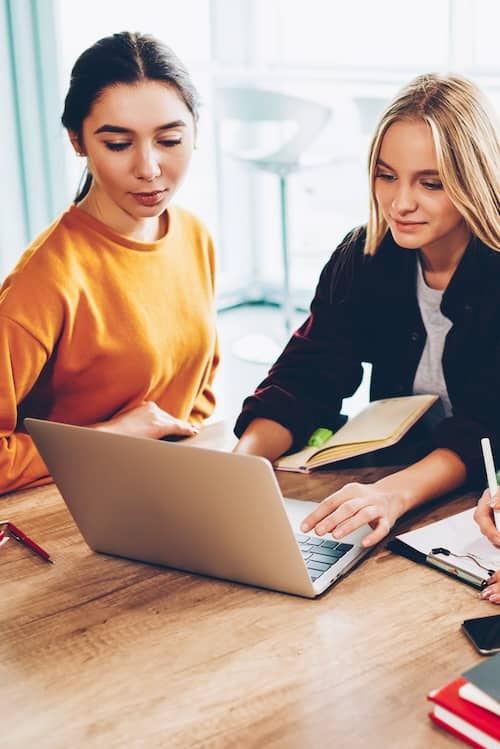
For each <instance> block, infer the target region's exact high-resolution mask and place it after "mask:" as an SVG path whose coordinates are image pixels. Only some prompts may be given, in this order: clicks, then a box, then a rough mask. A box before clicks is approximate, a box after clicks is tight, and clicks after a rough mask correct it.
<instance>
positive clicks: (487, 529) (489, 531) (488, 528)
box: [474, 489, 500, 581]
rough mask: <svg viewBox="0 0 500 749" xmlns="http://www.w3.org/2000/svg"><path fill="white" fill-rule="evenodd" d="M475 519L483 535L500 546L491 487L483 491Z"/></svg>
mask: <svg viewBox="0 0 500 749" xmlns="http://www.w3.org/2000/svg"><path fill="white" fill-rule="evenodd" d="M499 509H500V508H499ZM474 520H475V521H476V523H477V524H478V526H479V529H480V531H481V533H482V534H483V536H486V538H487V539H488V541H490V543H492V544H493V545H494V546H500V531H499V530H498V529H497V527H496V525H495V518H494V515H493V506H492V503H491V495H490V492H489V489H486V490H485V491H484V492H483V493H482V495H481V499H480V500H479V502H478V503H477V507H476V509H475V511H474ZM499 581H500V578H499Z"/></svg>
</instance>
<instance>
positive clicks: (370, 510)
mask: <svg viewBox="0 0 500 749" xmlns="http://www.w3.org/2000/svg"><path fill="white" fill-rule="evenodd" d="M404 509H405V508H404V507H403V504H402V501H401V499H400V496H399V494H397V493H396V492H394V491H391V490H389V489H387V488H385V487H379V486H377V484H357V483H351V484H346V485H345V486H344V487H342V489H340V490H339V491H337V492H334V494H330V496H329V497H327V498H326V499H324V500H323V501H322V502H321V503H320V504H319V505H318V509H317V510H314V511H313V512H311V513H310V514H309V515H308V516H307V517H306V518H304V520H303V521H302V524H301V530H302V531H303V532H304V533H307V532H308V531H311V530H312V529H313V528H314V530H315V532H316V533H317V534H318V536H323V535H324V534H325V533H330V532H331V533H332V535H333V537H334V538H335V539H337V540H338V539H341V538H343V537H344V536H347V535H348V534H349V533H352V531H354V530H356V529H357V528H360V527H361V526H362V525H365V524H366V523H368V524H369V525H370V526H371V528H372V529H373V532H372V533H369V534H368V535H366V536H365V537H364V538H363V540H362V542H361V545H362V546H364V547H367V546H373V545H374V544H376V543H378V542H379V541H380V540H381V539H382V538H384V536H386V535H387V534H388V533H389V531H390V529H391V528H392V526H393V525H394V523H395V522H396V520H397V519H398V518H399V516H400V515H402V514H403V512H404Z"/></svg>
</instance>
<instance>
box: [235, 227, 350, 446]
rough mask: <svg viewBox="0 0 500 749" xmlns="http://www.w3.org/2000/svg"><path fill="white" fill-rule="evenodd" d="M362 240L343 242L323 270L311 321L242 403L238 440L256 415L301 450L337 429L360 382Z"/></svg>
mask: <svg viewBox="0 0 500 749" xmlns="http://www.w3.org/2000/svg"><path fill="white" fill-rule="evenodd" d="M361 248H362V242H361V241H360V240H359V239H357V240H354V238H353V236H352V235H351V236H349V237H347V238H346V240H344V242H343V243H342V244H341V245H340V247H339V248H337V250H336V251H335V252H334V253H333V255H332V257H331V258H330V260H329V262H328V263H327V265H326V266H325V268H324V269H323V271H322V273H321V276H320V279H319V283H318V286H317V289H316V293H315V296H314V299H313V301H312V304H311V310H310V314H309V317H308V318H307V320H306V321H305V322H304V324H303V325H302V326H301V327H300V328H299V329H298V330H297V331H296V332H295V333H294V334H293V336H292V338H291V339H290V341H289V343H288V344H287V346H286V348H285V350H284V351H283V353H282V354H281V356H280V357H279V359H278V360H277V361H276V363H275V364H274V365H273V366H272V368H271V370H270V371H269V374H268V376H267V377H266V379H265V380H263V382H261V383H260V385H259V386H258V388H257V390H256V391H255V393H254V394H253V395H252V396H250V397H249V398H247V399H246V400H245V401H244V403H243V409H242V412H241V414H240V416H239V418H238V420H237V422H236V426H235V433H236V435H237V436H238V437H239V436H241V434H242V433H243V432H244V431H245V429H246V428H247V426H248V425H249V424H250V422H251V421H252V420H253V419H255V418H257V417H264V418H267V419H271V420H273V421H277V422H278V423H279V424H282V425H283V426H284V427H286V428H287V429H289V430H290V432H291V433H292V435H293V438H294V443H293V448H294V449H296V448H300V447H302V446H303V444H304V443H305V442H306V440H307V438H308V437H309V435H310V434H311V432H312V431H314V429H316V428H317V427H330V428H334V429H335V428H336V427H337V425H338V422H339V414H340V409H341V406H342V400H343V398H346V397H349V396H351V395H352V394H353V393H354V392H355V390H356V388H357V387H358V385H359V384H360V382H361V378H362V367H361V355H360V345H359V326H358V325H357V324H356V314H357V309H358V308H359V305H358V304H357V302H356V300H357V298H358V295H359V291H358V289H359V273H360V270H361V268H360V266H361V263H362V249H361Z"/></svg>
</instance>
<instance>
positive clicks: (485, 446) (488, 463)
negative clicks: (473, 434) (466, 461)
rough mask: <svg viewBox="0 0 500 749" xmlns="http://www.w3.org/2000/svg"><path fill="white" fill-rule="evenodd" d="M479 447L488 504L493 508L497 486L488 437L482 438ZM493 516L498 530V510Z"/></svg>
mask: <svg viewBox="0 0 500 749" xmlns="http://www.w3.org/2000/svg"><path fill="white" fill-rule="evenodd" d="M481 447H482V450H483V458H484V467H485V469H486V478H487V479H488V489H489V490H490V498H491V499H490V504H491V506H492V507H495V505H496V496H497V492H498V484H497V474H496V470H495V463H494V462H493V453H492V452H491V442H490V441H489V439H488V437H483V439H482V440H481ZM494 516H495V525H496V526H497V528H500V510H495V512H494Z"/></svg>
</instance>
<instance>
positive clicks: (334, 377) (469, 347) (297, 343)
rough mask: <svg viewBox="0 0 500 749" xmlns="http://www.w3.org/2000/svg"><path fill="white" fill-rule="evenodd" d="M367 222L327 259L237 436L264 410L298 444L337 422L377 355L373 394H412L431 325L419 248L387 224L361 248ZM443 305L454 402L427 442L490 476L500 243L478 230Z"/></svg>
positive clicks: (497, 450)
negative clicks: (404, 243)
mask: <svg viewBox="0 0 500 749" xmlns="http://www.w3.org/2000/svg"><path fill="white" fill-rule="evenodd" d="M364 238H365V234H364V230H359V229H358V230H355V231H354V232H352V233H351V234H350V235H348V237H346V239H345V240H344V241H343V242H342V243H341V245H340V246H339V247H338V248H337V250H336V251H335V252H334V253H333V255H332V257H331V258H330V260H329V262H328V263H327V265H326V266H325V268H324V269H323V271H322V273H321V276H320V280H319V283H318V287H317V289H316V294H315V297H314V299H313V302H312V304H311V311H310V315H309V317H308V319H307V320H306V321H305V323H304V324H303V325H302V326H301V327H300V328H299V329H298V330H297V331H296V332H295V333H294V335H293V336H292V338H291V339H290V341H289V343H288V345H287V347H286V348H285V350H284V351H283V353H282V354H281V356H280V358H279V359H278V361H277V362H276V363H275V364H274V365H273V367H272V368H271V370H270V372H269V374H268V376H267V377H266V379H265V380H264V381H263V382H262V383H261V384H260V385H259V387H258V388H257V390H256V392H255V393H254V395H252V396H250V397H249V398H247V399H246V400H245V402H244V404H243V410H242V412H241V414H240V416H239V418H238V421H237V423H236V426H235V432H236V434H237V435H238V436H240V435H241V434H242V432H243V431H244V430H245V429H246V427H247V426H248V424H249V423H250V421H251V420H252V419H254V418H255V417H257V416H263V417H266V418H269V419H273V420H274V421H277V422H279V423H280V424H283V425H284V426H285V427H287V428H288V429H289V430H290V431H291V432H292V434H293V436H294V447H295V448H299V447H301V446H302V445H303V444H304V443H305V442H306V440H307V438H308V437H309V435H310V434H311V432H312V431H314V429H315V428H316V427H318V426H329V425H334V424H336V423H337V421H338V415H339V412H340V409H341V405H342V399H343V398H346V397H349V396H351V395H352V394H353V393H354V392H355V390H356V389H357V387H358V385H359V384H360V381H361V377H362V367H361V362H371V363H372V365H373V370H372V380H371V389H370V397H371V399H372V400H377V399H379V398H387V397H391V396H397V395H410V394H411V393H412V387H413V380H414V378H415V372H416V370H417V366H418V363H419V361H420V358H421V355H422V351H423V348H424V344H425V339H426V332H425V328H424V324H423V322H422V318H421V315H420V310H419V307H418V301H417V295H416V263H417V253H416V252H415V251H413V250H407V249H403V248H401V247H399V245H397V244H396V243H395V242H394V240H393V238H392V235H391V234H390V232H388V233H387V235H386V236H385V238H384V240H383V241H382V243H381V246H380V247H379V249H378V251H377V254H376V255H374V256H365V255H363V245H364ZM441 311H442V312H443V314H444V315H445V316H446V317H448V318H449V319H450V320H451V322H452V327H451V329H450V330H449V332H448V335H447V337H446V341H445V346H444V351H443V372H444V377H445V380H446V385H447V389H448V395H449V398H450V402H451V405H452V409H453V414H452V416H451V417H449V418H446V419H444V420H443V421H442V422H441V423H439V424H438V426H437V427H436V428H435V430H434V431H433V434H432V437H431V440H432V442H431V445H430V449H432V448H433V447H446V448H449V449H450V450H453V451H454V452H455V453H457V454H458V455H459V456H460V458H461V459H462V460H463V461H464V463H465V464H466V466H467V472H468V478H469V479H473V480H474V481H479V482H481V483H485V478H484V469H483V467H482V454H481V449H480V439H481V437H484V436H489V437H490V438H491V440H492V445H493V450H494V454H495V455H496V462H497V465H498V466H499V467H500V252H496V251H495V250H492V249H490V248H489V247H487V246H486V245H484V244H483V243H482V242H481V241H480V240H478V239H477V238H473V239H472V240H471V241H470V243H469V245H468V247H467V249H466V251H465V253H464V255H463V257H462V260H461V262H460V264H459V266H458V268H457V270H456V271H455V273H454V275H453V277H452V279H451V281H450V283H449V284H448V287H447V289H446V290H445V293H444V294H443V299H442V303H441Z"/></svg>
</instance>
